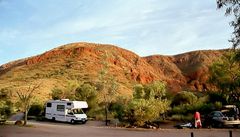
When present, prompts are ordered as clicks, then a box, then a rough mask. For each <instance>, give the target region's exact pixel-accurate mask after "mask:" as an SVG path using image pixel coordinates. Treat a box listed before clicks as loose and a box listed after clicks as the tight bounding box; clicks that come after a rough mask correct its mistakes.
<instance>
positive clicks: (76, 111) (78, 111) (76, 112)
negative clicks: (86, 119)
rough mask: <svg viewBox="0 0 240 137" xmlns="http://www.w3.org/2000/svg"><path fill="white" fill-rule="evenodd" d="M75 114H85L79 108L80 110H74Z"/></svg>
mask: <svg viewBox="0 0 240 137" xmlns="http://www.w3.org/2000/svg"><path fill="white" fill-rule="evenodd" d="M72 112H73V114H84V112H83V110H82V109H80V108H78V109H72Z"/></svg>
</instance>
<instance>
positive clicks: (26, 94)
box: [16, 84, 40, 125]
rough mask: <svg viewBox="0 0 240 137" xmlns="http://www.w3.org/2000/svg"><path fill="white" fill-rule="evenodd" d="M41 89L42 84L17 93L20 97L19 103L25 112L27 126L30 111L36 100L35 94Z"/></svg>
mask: <svg viewBox="0 0 240 137" xmlns="http://www.w3.org/2000/svg"><path fill="white" fill-rule="evenodd" d="M39 88H40V84H38V85H33V86H31V85H30V86H28V88H27V89H24V90H18V91H17V92H16V93H17V95H18V99H19V103H20V104H21V109H22V111H23V112H24V123H23V125H26V124H27V116H28V111H29V109H30V107H31V105H32V103H33V102H32V101H33V99H34V93H35V92H36V91H37V90H38V89H39Z"/></svg>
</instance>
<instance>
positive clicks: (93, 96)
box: [75, 83, 98, 115]
mask: <svg viewBox="0 0 240 137" xmlns="http://www.w3.org/2000/svg"><path fill="white" fill-rule="evenodd" d="M75 99H76V100H84V101H87V103H88V114H90V115H91V113H94V111H96V109H97V108H98V103H96V102H97V91H96V87H95V86H92V85H90V84H88V83H84V84H82V85H80V86H79V87H78V88H77V89H76V91H75Z"/></svg>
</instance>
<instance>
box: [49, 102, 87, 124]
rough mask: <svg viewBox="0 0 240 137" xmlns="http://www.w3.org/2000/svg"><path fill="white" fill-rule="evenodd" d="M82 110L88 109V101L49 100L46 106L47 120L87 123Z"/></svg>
mask: <svg viewBox="0 0 240 137" xmlns="http://www.w3.org/2000/svg"><path fill="white" fill-rule="evenodd" d="M82 108H88V104H87V102H86V101H69V100H68V99H63V100H49V101H48V102H46V106H45V118H47V119H51V120H53V121H55V120H56V121H62V122H71V123H76V122H82V123H86V122H87V115H86V114H85V113H84V112H83V110H82Z"/></svg>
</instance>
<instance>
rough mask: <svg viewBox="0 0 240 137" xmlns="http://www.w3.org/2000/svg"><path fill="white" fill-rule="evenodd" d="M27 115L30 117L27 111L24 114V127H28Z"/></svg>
mask: <svg viewBox="0 0 240 137" xmlns="http://www.w3.org/2000/svg"><path fill="white" fill-rule="evenodd" d="M27 115H28V111H25V113H24V123H23V125H24V126H25V125H27Z"/></svg>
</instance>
